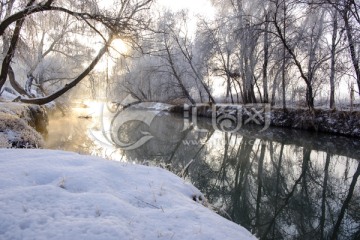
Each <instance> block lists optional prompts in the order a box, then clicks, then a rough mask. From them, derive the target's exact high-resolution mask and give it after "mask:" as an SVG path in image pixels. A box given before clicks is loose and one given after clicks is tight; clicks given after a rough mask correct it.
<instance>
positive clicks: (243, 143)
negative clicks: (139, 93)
mask: <svg viewBox="0 0 360 240" xmlns="http://www.w3.org/2000/svg"><path fill="white" fill-rule="evenodd" d="M110 110H111V111H110ZM110 110H109V109H107V110H106V111H107V112H106V113H104V112H105V110H104V109H102V110H101V113H100V114H97V115H96V117H95V116H94V117H92V118H90V119H86V118H78V115H79V114H78V112H76V113H75V114H73V115H70V116H69V115H67V116H65V117H62V116H61V115H59V114H56V115H54V116H53V117H51V118H50V126H49V135H48V137H47V145H48V147H49V148H52V149H63V150H70V151H75V152H79V153H86V154H92V155H99V156H102V157H106V158H109V159H113V160H117V161H124V162H135V163H139V164H146V165H151V166H160V167H163V168H166V169H168V170H170V171H172V172H174V173H175V174H177V175H179V176H181V177H183V178H185V179H186V180H187V181H189V182H191V183H192V184H194V185H195V186H196V187H197V188H199V189H200V190H201V191H202V192H203V193H204V195H205V196H206V198H207V201H208V202H209V204H211V205H212V206H213V208H214V209H215V211H217V212H218V213H219V214H221V215H222V216H224V217H226V218H228V219H230V220H232V221H234V222H236V223H239V224H241V225H242V226H244V227H245V228H247V229H248V230H250V231H251V232H252V233H254V234H255V235H256V236H258V237H259V238H260V239H360V191H359V190H360V189H359V183H357V181H358V176H359V174H360V165H359V160H360V141H359V140H358V139H351V138H346V137H339V136H333V135H326V134H319V133H318V134H316V133H310V132H306V131H296V130H289V129H280V128H270V129H268V130H266V131H264V132H259V129H260V128H256V127H255V126H252V127H248V126H244V127H243V128H242V129H241V130H240V131H239V132H236V133H230V132H222V131H219V130H214V128H213V127H212V122H211V120H209V119H198V122H197V124H196V125H194V124H191V123H189V124H188V123H187V122H186V121H184V118H183V116H182V115H174V114H168V113H162V112H158V111H140V110H125V111H112V110H113V109H110ZM82 114H83V113H82ZM135 144H137V145H135Z"/></svg>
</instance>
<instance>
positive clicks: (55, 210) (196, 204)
mask: <svg viewBox="0 0 360 240" xmlns="http://www.w3.org/2000/svg"><path fill="white" fill-rule="evenodd" d="M0 156H1V158H0V172H1V174H0V239H106V240H108V239H206V240H208V239H242V240H247V239H255V238H254V237H253V236H252V235H251V234H250V233H249V232H248V231H247V230H245V229H244V228H242V227H241V226H239V225H237V224H235V223H233V222H230V221H228V220H226V219H224V218H222V217H220V216H219V215H217V214H215V213H214V212H212V211H211V210H209V209H208V208H206V207H204V206H203V205H202V204H201V203H200V202H201V199H203V196H202V194H201V193H200V192H199V190H197V189H196V188H195V187H193V186H192V185H190V184H187V183H185V182H184V180H182V179H180V178H179V177H177V176H176V175H174V174H172V173H170V172H168V171H166V170H163V169H160V168H153V167H146V166H140V165H133V164H125V163H119V162H111V161H107V160H103V159H100V158H96V157H90V156H82V155H78V154H74V153H69V152H62V151H50V150H25V149H16V150H14V149H0ZM193 199H196V200H197V201H194V200H193Z"/></svg>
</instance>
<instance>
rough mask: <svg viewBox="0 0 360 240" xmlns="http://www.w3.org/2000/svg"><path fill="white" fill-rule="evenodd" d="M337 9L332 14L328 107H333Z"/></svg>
mask: <svg viewBox="0 0 360 240" xmlns="http://www.w3.org/2000/svg"><path fill="white" fill-rule="evenodd" d="M337 31H338V24H337V11H336V10H335V11H334V16H333V33H332V38H331V70H330V109H334V108H335V60H336V40H337Z"/></svg>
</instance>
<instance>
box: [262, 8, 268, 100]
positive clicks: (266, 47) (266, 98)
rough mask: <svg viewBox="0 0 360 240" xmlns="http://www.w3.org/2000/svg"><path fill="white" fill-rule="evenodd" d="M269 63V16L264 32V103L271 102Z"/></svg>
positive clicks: (266, 19)
mask: <svg viewBox="0 0 360 240" xmlns="http://www.w3.org/2000/svg"><path fill="white" fill-rule="evenodd" d="M268 63H269V14H268V13H267V14H266V16H265V32H264V65H263V92H264V97H263V102H264V103H268V102H269V93H268V76H267V71H268Z"/></svg>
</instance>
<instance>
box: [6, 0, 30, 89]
mask: <svg viewBox="0 0 360 240" xmlns="http://www.w3.org/2000/svg"><path fill="white" fill-rule="evenodd" d="M34 2H35V0H30V1H29V2H28V4H27V5H26V7H30V6H31V5H32V4H33V3H34ZM24 21H25V18H22V19H20V20H17V21H16V24H15V29H14V32H13V35H12V38H11V41H10V46H9V49H8V51H7V53H6V55H5V58H4V60H3V62H2V65H1V72H0V89H1V88H2V87H3V86H4V84H5V82H6V78H7V76H8V71H9V66H10V63H11V61H12V59H13V57H14V55H15V50H16V45H17V43H18V40H19V37H20V31H21V28H22V25H23V24H24Z"/></svg>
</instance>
